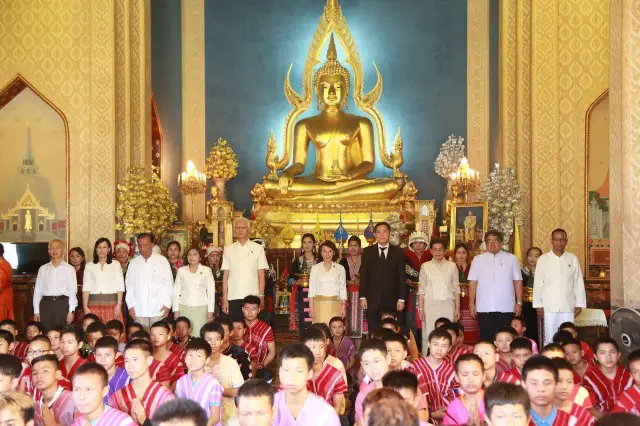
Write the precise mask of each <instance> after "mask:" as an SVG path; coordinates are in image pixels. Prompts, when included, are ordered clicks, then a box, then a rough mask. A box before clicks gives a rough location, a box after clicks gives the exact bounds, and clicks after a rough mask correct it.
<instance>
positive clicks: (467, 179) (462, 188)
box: [449, 157, 480, 203]
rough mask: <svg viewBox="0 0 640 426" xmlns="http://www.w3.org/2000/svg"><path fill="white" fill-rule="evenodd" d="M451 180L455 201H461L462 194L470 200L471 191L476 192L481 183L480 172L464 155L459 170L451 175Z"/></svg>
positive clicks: (465, 198) (467, 200) (466, 200)
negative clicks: (472, 166) (471, 165)
mask: <svg viewBox="0 0 640 426" xmlns="http://www.w3.org/2000/svg"><path fill="white" fill-rule="evenodd" d="M449 179H450V180H451V192H452V193H453V197H454V201H455V202H460V201H462V200H461V199H460V195H461V194H464V201H465V202H466V203H468V202H469V193H470V192H474V191H475V190H476V188H477V187H478V185H479V184H480V172H479V171H477V170H473V169H472V168H471V167H469V160H467V157H462V160H460V166H459V167H458V170H456V171H455V172H453V173H451V175H449Z"/></svg>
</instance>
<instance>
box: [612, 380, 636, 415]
mask: <svg viewBox="0 0 640 426" xmlns="http://www.w3.org/2000/svg"><path fill="white" fill-rule="evenodd" d="M639 407H640V390H638V386H635V385H634V386H631V387H630V388H629V389H627V390H625V391H624V392H622V393H620V395H618V399H617V401H616V405H615V407H613V412H615V413H625V412H626V413H631V414H635V415H636V416H640V408H639Z"/></svg>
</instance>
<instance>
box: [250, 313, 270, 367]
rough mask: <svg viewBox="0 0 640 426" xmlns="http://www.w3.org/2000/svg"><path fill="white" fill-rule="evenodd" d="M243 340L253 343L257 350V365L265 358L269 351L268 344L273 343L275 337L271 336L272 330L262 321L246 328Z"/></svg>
mask: <svg viewBox="0 0 640 426" xmlns="http://www.w3.org/2000/svg"><path fill="white" fill-rule="evenodd" d="M242 338H243V339H244V340H246V341H249V342H251V343H253V344H254V345H255V346H256V348H257V349H258V363H259V364H262V363H263V362H264V360H265V359H266V358H267V354H268V353H269V349H268V347H267V344H268V343H271V342H275V341H276V339H275V336H274V335H273V329H272V328H271V326H270V325H269V324H267V323H266V322H264V321H262V320H258V321H256V322H255V324H253V325H252V326H249V325H248V326H247V328H245V329H244V336H243V337H242Z"/></svg>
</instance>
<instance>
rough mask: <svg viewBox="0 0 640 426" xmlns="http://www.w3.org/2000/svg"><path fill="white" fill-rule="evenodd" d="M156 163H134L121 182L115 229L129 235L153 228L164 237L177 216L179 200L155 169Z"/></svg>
mask: <svg viewBox="0 0 640 426" xmlns="http://www.w3.org/2000/svg"><path fill="white" fill-rule="evenodd" d="M156 170H157V167H151V168H149V167H145V166H134V167H131V168H130V169H129V173H128V175H127V176H126V177H125V179H124V181H123V182H122V183H121V184H119V185H118V192H117V201H116V218H117V224H116V226H115V229H116V231H123V232H124V233H125V234H126V235H127V236H130V237H132V236H135V235H137V234H140V233H142V232H152V233H153V234H154V235H155V236H156V237H161V236H163V235H164V234H166V233H167V230H168V229H169V228H171V226H172V225H173V222H174V221H175V220H176V219H177V217H176V209H177V208H178V204H177V203H176V202H174V201H173V199H172V198H171V195H170V194H169V190H168V189H167V187H166V186H164V184H163V183H162V181H161V180H160V178H159V177H158V175H157V173H156Z"/></svg>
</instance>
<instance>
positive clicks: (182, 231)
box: [158, 225, 191, 258]
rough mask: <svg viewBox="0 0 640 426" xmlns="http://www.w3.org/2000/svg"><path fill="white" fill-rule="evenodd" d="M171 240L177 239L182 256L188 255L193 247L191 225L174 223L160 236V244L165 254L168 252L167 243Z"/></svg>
mask: <svg viewBox="0 0 640 426" xmlns="http://www.w3.org/2000/svg"><path fill="white" fill-rule="evenodd" d="M171 241H177V242H178V243H179V244H180V248H181V252H180V258H183V257H184V256H186V254H187V251H188V250H189V248H191V236H190V234H189V227H188V226H187V225H174V226H172V227H171V228H170V229H169V230H168V231H167V233H166V234H164V235H163V236H162V237H161V238H160V241H159V242H158V245H159V246H160V250H162V253H163V254H166V253H167V245H168V244H169V243H170V242H171Z"/></svg>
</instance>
